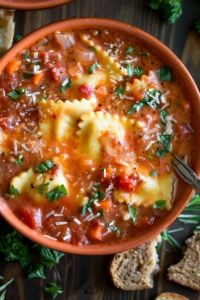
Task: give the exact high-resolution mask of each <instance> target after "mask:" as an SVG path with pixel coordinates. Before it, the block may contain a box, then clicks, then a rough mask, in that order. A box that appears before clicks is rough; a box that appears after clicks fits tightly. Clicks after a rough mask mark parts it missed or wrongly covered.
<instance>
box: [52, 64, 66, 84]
mask: <svg viewBox="0 0 200 300" xmlns="http://www.w3.org/2000/svg"><path fill="white" fill-rule="evenodd" d="M51 76H52V78H53V80H55V81H59V80H64V77H66V71H65V68H64V67H63V66H57V67H53V68H52V69H51Z"/></svg>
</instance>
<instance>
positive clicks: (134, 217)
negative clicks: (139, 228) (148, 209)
mask: <svg viewBox="0 0 200 300" xmlns="http://www.w3.org/2000/svg"><path fill="white" fill-rule="evenodd" d="M128 212H129V214H130V217H131V220H132V222H133V224H137V218H138V210H137V208H136V207H134V206H130V205H128Z"/></svg>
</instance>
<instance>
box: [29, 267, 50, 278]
mask: <svg viewBox="0 0 200 300" xmlns="http://www.w3.org/2000/svg"><path fill="white" fill-rule="evenodd" d="M28 278H42V279H46V276H45V274H44V265H42V264H36V265H34V267H32V268H30V270H29V273H28Z"/></svg>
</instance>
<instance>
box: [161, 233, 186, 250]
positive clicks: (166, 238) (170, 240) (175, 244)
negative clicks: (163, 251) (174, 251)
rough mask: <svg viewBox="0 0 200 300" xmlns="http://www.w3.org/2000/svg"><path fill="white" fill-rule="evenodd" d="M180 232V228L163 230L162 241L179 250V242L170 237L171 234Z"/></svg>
mask: <svg viewBox="0 0 200 300" xmlns="http://www.w3.org/2000/svg"><path fill="white" fill-rule="evenodd" d="M180 230H182V228H178V229H174V230H171V231H170V230H168V229H166V230H164V231H163V232H162V234H161V239H162V241H166V242H167V243H168V244H169V245H170V246H171V247H173V248H178V249H181V245H180V244H179V242H178V241H177V240H176V239H175V238H174V237H173V236H172V235H171V233H172V232H177V231H180Z"/></svg>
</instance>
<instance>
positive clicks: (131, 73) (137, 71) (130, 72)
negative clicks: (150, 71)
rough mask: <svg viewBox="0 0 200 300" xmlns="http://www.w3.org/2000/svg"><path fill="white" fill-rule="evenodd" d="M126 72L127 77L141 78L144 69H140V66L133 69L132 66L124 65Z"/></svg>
mask: <svg viewBox="0 0 200 300" xmlns="http://www.w3.org/2000/svg"><path fill="white" fill-rule="evenodd" d="M126 71H127V75H128V76H129V77H132V76H141V75H143V74H144V69H143V68H142V67H140V66H138V67H134V66H133V65H132V64H127V65H126Z"/></svg>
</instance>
